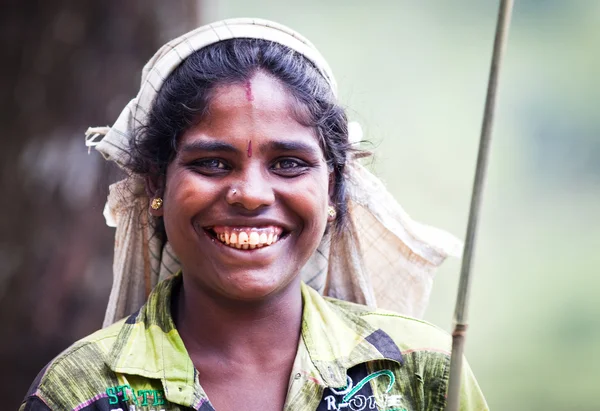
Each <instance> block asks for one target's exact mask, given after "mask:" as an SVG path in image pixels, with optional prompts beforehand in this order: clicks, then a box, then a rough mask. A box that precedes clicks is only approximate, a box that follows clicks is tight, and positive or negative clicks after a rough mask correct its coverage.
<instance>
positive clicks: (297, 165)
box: [271, 158, 309, 177]
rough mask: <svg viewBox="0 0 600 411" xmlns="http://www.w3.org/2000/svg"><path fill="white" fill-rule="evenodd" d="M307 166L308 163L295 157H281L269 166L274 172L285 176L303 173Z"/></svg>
mask: <svg viewBox="0 0 600 411" xmlns="http://www.w3.org/2000/svg"><path fill="white" fill-rule="evenodd" d="M308 168H309V166H308V164H306V163H305V162H304V161H301V160H298V159H295V158H281V159H279V160H277V161H276V162H274V163H273V165H272V166H271V169H272V170H273V171H274V172H275V173H277V174H279V175H282V176H285V177H295V176H297V175H300V174H303V173H304V172H306V171H307V170H308Z"/></svg>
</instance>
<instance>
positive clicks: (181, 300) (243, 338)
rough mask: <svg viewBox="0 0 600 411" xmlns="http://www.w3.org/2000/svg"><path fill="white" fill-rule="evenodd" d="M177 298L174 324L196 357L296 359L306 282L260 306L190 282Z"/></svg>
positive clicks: (247, 360) (238, 360)
mask: <svg viewBox="0 0 600 411" xmlns="http://www.w3.org/2000/svg"><path fill="white" fill-rule="evenodd" d="M177 294H178V296H177V297H176V298H174V299H173V302H174V304H173V308H174V319H175V322H176V324H177V328H178V331H179V333H180V335H181V338H182V340H183V342H184V344H185V346H186V348H187V350H188V352H189V353H190V356H191V357H192V360H194V358H195V357H196V358H197V357H198V356H203V357H206V356H208V357H213V356H217V357H218V358H220V359H222V360H223V359H225V360H226V361H230V362H235V363H250V362H252V363H258V364H264V362H265V361H273V359H274V358H277V357H280V356H284V357H286V356H289V355H290V353H291V355H293V356H295V353H296V350H297V347H298V341H299V338H300V328H301V323H302V295H301V292H300V280H299V279H296V280H294V281H293V282H292V283H290V284H289V285H288V286H287V287H286V288H285V289H283V290H281V291H280V292H278V293H276V294H274V295H271V296H268V297H267V298H265V299H263V300H260V301H232V300H228V299H226V298H223V297H219V296H214V293H210V294H209V293H207V292H206V291H205V290H203V289H202V288H200V287H195V286H194V284H188V283H186V282H185V278H184V283H183V285H182V287H181V288H180V290H179V292H178V293H177Z"/></svg>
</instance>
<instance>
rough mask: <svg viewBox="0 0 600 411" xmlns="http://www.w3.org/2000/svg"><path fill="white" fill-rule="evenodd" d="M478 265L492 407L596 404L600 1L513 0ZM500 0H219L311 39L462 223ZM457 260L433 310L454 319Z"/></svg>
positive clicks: (369, 130) (456, 229) (227, 11)
mask: <svg viewBox="0 0 600 411" xmlns="http://www.w3.org/2000/svg"><path fill="white" fill-rule="evenodd" d="M515 3H516V4H515V8H514V14H513V20H512V27H511V32H510V37H509V43H508V48H507V52H506V55H505V60H504V66H503V70H502V73H501V79H500V94H499V100H498V105H497V108H498V112H497V115H496V120H495V128H494V134H493V145H492V154H491V157H490V168H489V173H488V183H487V186H486V191H485V196H484V203H483V213H482V217H481V221H480V227H479V236H478V243H477V252H476V258H475V264H474V267H473V274H474V279H473V287H472V302H471V304H470V329H469V334H468V339H467V347H466V355H467V357H468V359H469V362H470V364H471V366H472V368H473V369H474V372H475V374H476V376H477V377H478V380H479V383H480V385H481V387H482V389H483V391H484V393H485V394H486V397H487V399H488V401H489V405H490V407H491V408H492V409H495V410H503V409H504V410H507V409H508V410H565V409H568V410H598V409H600V405H599V404H598V399H597V392H596V389H597V388H596V387H597V386H598V384H599V383H600V376H599V375H600V374H599V370H600V353H599V350H600V301H599V298H598V294H600V252H599V251H598V250H599V248H600V224H598V222H599V218H598V215H599V213H600V112H599V110H598V101H600V2H598V1H582V0H578V1H569V2H568V1H556V0H546V1H542V0H538V1H534V0H517V1H516V2H515ZM497 7H498V2H496V1H478V2H476V1H454V2H449V1H399V0H395V1H392V0H390V1H382V0H379V1H369V2H367V1H350V0H337V1H333V0H329V1H316V0H314V1H303V2H285V1H275V0H272V1H247V0H225V1H220V2H219V3H218V6H217V7H213V8H211V9H209V12H210V16H206V17H210V18H209V20H214V19H216V18H225V17H242V16H260V17H264V18H267V19H272V20H275V21H279V22H281V23H283V24H286V25H289V26H290V27H292V28H294V29H296V30H298V31H299V32H300V33H302V34H304V35H305V36H306V37H308V38H309V39H310V40H311V41H313V42H314V43H315V44H316V45H317V47H319V49H320V50H321V52H322V53H323V54H324V55H325V56H326V58H327V59H328V61H329V63H330V64H331V65H332V68H333V71H334V73H335V75H336V76H337V79H338V82H339V86H340V90H341V99H342V101H343V102H344V104H345V105H346V106H347V107H348V109H349V111H350V116H351V117H352V118H353V119H354V120H357V121H359V122H360V123H361V124H362V126H363V130H364V131H365V136H366V137H367V138H368V139H370V140H371V141H373V142H375V143H376V144H377V149H376V150H375V161H374V164H373V168H374V170H375V171H376V172H377V173H378V175H379V176H381V177H382V178H383V179H384V180H385V181H386V183H387V185H388V187H389V188H390V189H391V191H392V192H393V194H394V195H395V197H396V198H397V199H398V200H399V202H400V203H401V204H402V205H403V207H404V208H405V209H406V211H407V212H408V213H409V214H411V216H413V217H414V218H415V219H417V220H419V221H422V222H426V223H428V224H432V225H435V226H438V227H442V228H445V229H447V230H449V231H450V232H452V233H454V234H455V235H457V236H459V237H461V238H463V237H464V233H465V230H466V221H467V213H468V208H469V200H470V195H471V185H472V181H473V175H474V168H475V160H476V154H477V145H478V139H479V131H480V127H481V119H482V113H483V105H484V100H485V91H486V86H487V84H486V82H487V76H488V71H489V64H490V58H491V51H492V44H493V36H494V30H495V20H496V17H497ZM459 270H460V262H459V261H450V262H447V263H446V264H444V266H443V267H442V269H441V270H440V271H439V273H438V275H437V278H436V281H435V285H434V292H433V295H432V297H431V303H430V307H429V309H428V311H427V314H426V319H427V320H429V321H431V322H433V323H435V324H437V325H439V326H441V327H443V328H445V329H447V330H450V329H451V324H452V314H453V310H454V302H455V299H456V290H457V283H458V274H459Z"/></svg>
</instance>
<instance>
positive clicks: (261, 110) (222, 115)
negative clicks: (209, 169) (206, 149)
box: [183, 71, 320, 147]
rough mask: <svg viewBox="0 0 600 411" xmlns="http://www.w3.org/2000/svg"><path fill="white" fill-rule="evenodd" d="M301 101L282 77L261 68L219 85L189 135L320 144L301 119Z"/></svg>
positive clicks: (232, 140) (186, 135) (245, 140)
mask: <svg viewBox="0 0 600 411" xmlns="http://www.w3.org/2000/svg"><path fill="white" fill-rule="evenodd" d="M297 104H298V103H297V102H296V100H295V99H294V97H293V96H292V94H291V92H290V91H289V90H288V89H287V87H286V86H285V85H284V84H282V83H281V81H279V80H278V79H276V78H274V77H272V76H270V75H268V74H265V73H263V72H260V71H259V72H257V73H256V74H255V75H253V76H252V77H251V78H250V79H249V80H248V81H245V82H242V83H234V84H221V85H218V86H216V87H215V88H214V89H213V91H212V93H211V98H210V101H209V106H208V110H207V113H206V115H205V116H204V117H203V118H202V120H201V121H200V122H199V124H197V125H196V126H193V127H192V129H190V130H189V132H188V133H185V134H184V136H183V139H184V140H186V139H187V138H186V137H188V138H189V137H196V138H197V137H205V138H219V139H227V140H230V142H231V143H235V141H234V140H241V141H243V142H246V143H247V142H248V140H249V139H252V140H257V139H258V140H259V141H256V143H257V144H260V142H261V141H265V142H267V141H273V140H284V139H302V140H304V141H305V142H310V143H311V144H316V145H317V146H319V147H320V145H319V144H318V142H317V138H316V135H315V131H314V129H313V128H312V127H308V126H306V125H305V124H303V122H300V121H298V118H299V110H298V109H297Z"/></svg>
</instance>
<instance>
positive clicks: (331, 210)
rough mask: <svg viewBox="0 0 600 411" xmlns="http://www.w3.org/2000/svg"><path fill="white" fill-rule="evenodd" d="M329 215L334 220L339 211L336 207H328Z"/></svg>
mask: <svg viewBox="0 0 600 411" xmlns="http://www.w3.org/2000/svg"><path fill="white" fill-rule="evenodd" d="M327 215H328V216H329V218H330V219H332V220H334V219H335V216H336V215H337V212H336V211H335V207H333V206H329V208H328V209H327Z"/></svg>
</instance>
